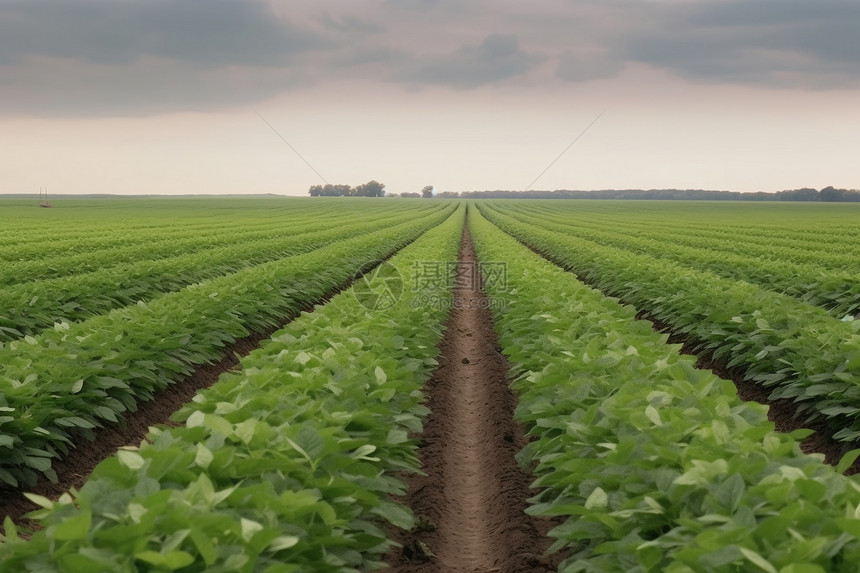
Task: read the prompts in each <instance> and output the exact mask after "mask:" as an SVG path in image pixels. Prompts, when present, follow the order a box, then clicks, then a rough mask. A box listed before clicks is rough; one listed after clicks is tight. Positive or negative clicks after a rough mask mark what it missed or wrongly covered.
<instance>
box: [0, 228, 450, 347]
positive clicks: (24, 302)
mask: <svg viewBox="0 0 860 573" xmlns="http://www.w3.org/2000/svg"><path fill="white" fill-rule="evenodd" d="M433 216H435V215H434V214H430V215H424V217H425V218H426V217H433ZM419 218H420V217H415V216H414V215H411V214H397V215H393V216H391V217H380V218H377V219H374V220H373V221H372V222H370V223H365V222H358V223H352V224H350V223H349V222H348V221H342V222H341V223H340V224H338V225H336V226H335V228H333V229H326V228H325V227H327V226H323V229H320V230H317V229H312V226H311V225H308V224H307V223H305V224H304V225H303V226H302V229H305V230H306V232H304V233H299V234H295V235H287V236H285V237H264V238H257V239H253V240H251V239H248V240H245V239H243V240H241V241H240V242H233V243H231V244H230V245H228V246H224V247H215V248H211V249H205V250H202V251H195V252H192V253H187V254H179V255H177V256H174V257H167V258H163V259H156V260H144V261H138V262H134V263H129V264H120V265H109V266H108V268H105V269H101V270H97V271H93V272H90V273H81V274H73V275H68V276H63V277H59V278H54V279H46V280H42V281H34V282H29V283H23V284H17V285H12V286H8V287H5V288H0V348H2V343H3V342H4V341H8V340H15V339H17V338H21V337H23V336H28V335H30V336H32V335H35V334H37V333H38V332H39V331H41V330H42V329H44V328H48V327H50V326H52V325H53V324H55V323H62V322H64V321H65V322H72V321H78V320H83V319H86V318H89V317H91V316H95V315H98V314H102V313H104V312H107V311H109V310H111V309H114V308H119V307H122V306H126V305H129V304H134V303H137V302H138V301H141V300H144V301H145V300H149V299H152V298H153V297H155V296H157V295H159V294H162V293H165V292H171V291H175V290H178V289H180V288H182V287H184V286H187V285H189V284H192V283H195V282H199V281H202V280H206V279H211V278H215V277H218V276H221V275H224V274H228V273H233V272H236V271H238V270H240V269H243V268H247V267H252V266H254V265H257V264H261V263H264V262H267V261H271V260H275V259H281V258H285V257H289V256H292V255H296V254H299V253H305V252H308V251H312V250H314V249H318V248H320V247H323V246H325V245H328V244H331V243H333V242H336V241H339V240H347V239H350V238H351V237H355V236H358V235H360V234H363V233H368V232H370V231H373V230H376V229H380V228H384V227H393V226H396V225H404V224H406V225H408V224H411V223H410V221H414V220H418V219H419ZM316 226H317V225H313V227H316ZM241 236H242V235H240V237H241Z"/></svg>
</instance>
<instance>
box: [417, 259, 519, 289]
mask: <svg viewBox="0 0 860 573" xmlns="http://www.w3.org/2000/svg"><path fill="white" fill-rule="evenodd" d="M480 279H483V286H484V289H486V290H495V289H506V288H507V287H508V265H507V263H499V262H480V263H479V262H475V261H465V262H460V261H415V263H414V264H413V274H412V280H413V288H414V290H415V291H416V292H428V291H430V292H449V291H451V290H473V289H476V288H477V287H478V285H479V280H480Z"/></svg>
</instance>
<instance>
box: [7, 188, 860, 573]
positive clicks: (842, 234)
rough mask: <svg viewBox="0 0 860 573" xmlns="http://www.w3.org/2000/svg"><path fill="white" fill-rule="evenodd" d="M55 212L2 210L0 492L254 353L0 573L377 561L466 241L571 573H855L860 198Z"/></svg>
mask: <svg viewBox="0 0 860 573" xmlns="http://www.w3.org/2000/svg"><path fill="white" fill-rule="evenodd" d="M52 202H53V204H54V207H53V208H51V209H40V208H38V207H36V206H35V205H34V204H33V203H32V202H28V201H22V200H0V484H2V488H0V497H2V496H7V497H10V498H11V497H13V496H15V495H18V496H20V494H21V492H29V491H34V489H35V491H40V490H39V488H40V487H42V485H41V484H43V483H44V482H50V481H52V480H53V481H57V480H60V482H61V483H62V481H63V476H62V475H59V476H58V474H57V472H56V471H55V468H56V467H57V464H58V463H60V462H63V463H65V462H64V460H65V461H68V460H74V458H75V456H78V455H80V451H81V450H82V449H85V448H86V447H88V446H87V444H88V443H89V442H90V441H91V440H98V439H99V436H100V435H101V434H100V432H103V431H104V429H105V428H111V427H115V426H122V425H123V421H124V420H125V418H126V417H128V416H130V415H132V414H134V413H135V412H136V411H137V410H138V409H139V408H140V407H141V404H144V403H147V402H148V401H150V400H152V399H153V398H154V397H157V396H158V395H159V393H160V392H162V391H163V390H164V389H166V388H170V387H172V386H175V385H177V384H182V383H183V382H182V381H183V380H184V379H185V378H186V376H189V375H192V374H193V373H195V372H196V371H198V370H199V369H200V368H202V367H203V366H204V365H206V364H211V363H214V362H217V361H218V360H220V359H221V357H222V355H224V353H225V349H227V351H228V353H229V352H231V351H230V350H229V349H231V348H232V346H231V345H233V344H234V343H235V342H236V341H237V340H241V339H246V338H248V337H253V336H257V337H258V338H262V342H261V343H259V344H258V345H259V348H257V349H256V350H253V351H252V352H250V354H248V355H247V356H245V357H243V358H242V359H241V361H240V362H239V365H238V367H237V368H236V369H234V370H231V371H226V372H224V373H223V374H221V375H220V378H218V381H217V382H216V383H214V385H212V386H210V387H209V388H207V389H205V390H201V391H200V392H199V393H198V394H197V396H196V397H195V398H194V400H193V401H191V402H187V403H186V404H185V405H184V406H182V407H181V408H180V409H179V410H178V411H177V412H175V413H174V414H173V417H172V420H173V422H172V423H171V424H170V425H164V424H160V425H158V426H157V427H156V428H153V429H151V431H150V434H149V436H148V438H147V441H145V442H144V443H143V444H142V445H141V446H140V447H139V448H138V447H137V446H136V444H127V445H126V446H124V447H121V448H120V449H119V450H118V451H117V452H116V453H115V454H114V455H112V456H110V457H108V458H107V459H106V460H105V461H103V462H102V463H101V464H99V465H98V467H97V468H96V469H95V471H94V473H93V474H92V476H91V477H90V478H89V479H88V480H87V482H86V485H85V486H84V487H83V488H81V489H80V491H77V490H75V491H73V492H71V494H64V495H63V496H62V497H59V498H58V499H57V498H54V499H48V498H47V497H45V496H42V495H30V500H31V501H32V502H34V503H36V504H37V505H39V506H41V507H42V509H40V510H38V511H37V512H35V513H33V514H31V518H32V519H33V521H31V522H20V520H18V521H19V523H18V525H15V524H14V523H13V520H12V519H10V518H6V520H5V523H4V531H5V536H4V537H3V538H2V541H0V571H82V570H93V571H180V572H191V571H266V572H268V573H287V572H305V571H321V572H323V571H325V572H327V571H339V572H347V571H350V572H352V571H369V570H374V569H375V568H379V567H382V566H383V565H384V563H385V557H384V556H385V554H386V552H387V551H390V549H391V544H392V540H391V536H392V533H391V532H392V531H393V530H396V529H401V530H410V529H412V528H413V526H414V525H415V518H414V516H413V514H412V512H411V510H410V508H408V507H405V506H404V505H402V503H401V502H400V501H399V500H400V496H401V495H402V494H403V493H404V492H405V491H406V486H405V485H404V483H403V481H402V477H403V474H404V472H407V473H408V472H410V471H416V470H420V458H419V446H420V443H419V440H418V439H416V438H415V436H416V435H417V434H418V433H419V432H420V431H421V429H422V424H423V421H424V420H425V419H426V417H427V415H428V410H427V408H426V407H425V405H424V402H425V398H426V397H425V396H424V395H423V394H422V388H423V387H424V384H425V382H426V381H427V380H428V379H429V378H430V377H431V375H433V372H434V369H435V368H436V366H437V365H438V364H439V363H440V362H441V363H442V364H444V363H445V361H446V360H447V357H445V356H441V357H440V356H439V350H438V346H439V344H440V341H441V340H442V339H443V336H444V331H445V324H446V321H447V318H448V313H449V310H450V308H451V306H452V304H451V301H452V300H453V299H452V297H454V296H455V294H454V293H453V292H452V286H453V285H454V281H453V280H452V278H453V273H454V265H452V264H450V263H453V262H456V261H457V260H458V251H459V249H460V245H461V239H462V237H463V233H464V231H466V232H467V233H468V235H469V236H470V237H471V242H473V243H474V249H475V253H476V255H477V258H478V261H479V263H480V262H484V263H492V265H488V266H486V267H478V268H479V269H480V270H482V271H483V272H484V273H485V276H484V278H485V294H486V296H487V297H491V298H492V299H493V300H494V301H497V302H499V304H498V305H494V306H492V307H491V308H492V320H493V322H494V325H495V329H496V331H497V332H498V334H499V342H498V344H499V347H500V349H501V352H502V354H504V355H505V356H506V357H507V359H508V360H509V362H510V368H511V369H510V372H509V375H508V378H509V380H510V382H511V387H512V388H513V389H514V391H515V393H516V395H517V396H518V399H519V406H518V407H517V410H516V413H515V417H516V419H517V421H518V422H519V423H520V424H521V425H522V426H523V428H524V429H525V430H526V431H527V432H528V433H529V434H530V435H531V439H530V441H529V443H528V445H527V446H526V447H525V448H524V449H523V450H522V451H521V452H520V453H519V455H518V456H517V460H518V461H519V463H520V464H521V465H522V467H524V468H526V470H527V471H530V472H532V473H533V476H534V479H535V480H536V481H535V487H536V488H540V489H539V491H538V490H536V491H535V492H534V493H535V494H536V495H534V497H532V498H531V500H530V504H531V507H530V509H529V510H528V513H529V514H531V515H533V516H536V517H549V518H553V519H555V520H556V521H555V522H554V523H555V524H556V527H555V528H554V529H553V530H552V531H551V532H550V536H551V537H552V538H553V539H554V540H555V545H554V550H558V551H560V552H561V553H562V555H563V556H564V558H563V559H562V560H561V565H560V566H559V571H564V572H575V571H583V572H591V571H600V572H602V571H672V572H682V571H684V572H685V571H733V572H734V571H737V572H740V571H771V572H779V573H805V572H809V573H813V572H818V571H845V572H848V571H856V570H857V565H856V564H857V563H858V562H860V481H858V478H855V477H846V476H845V475H842V473H841V472H842V471H844V470H845V469H847V468H848V467H849V466H852V464H854V460H855V458H856V457H857V455H856V454H857V452H858V450H856V448H857V447H858V444H860V319H856V318H858V317H860V205H853V204H838V205H834V204H800V203H785V204H783V203H770V202H769V203H729V202H692V201H690V202H680V201H679V202H671V201H596V200H582V201H580V200H553V201H549V200H547V201H539V200H509V201H501V200H500V201H495V200H493V201H483V200H479V201H449V200H424V199H414V200H413V199H358V198H313V199H312V198H253V199H250V198H249V199H234V198H230V199H226V198H225V199H215V198H206V199H202V198H201V199H185V198H182V199H154V198H153V199H101V200H83V199H80V200H79V199H58V200H54V201H52ZM383 261H387V263H386V264H385V265H382V266H378V265H380V263H382V262H383ZM500 268H503V269H504V280H498V278H499V277H498V275H491V274H489V273H491V272H498V270H499V269H500ZM419 269H423V271H421V272H428V270H429V269H433V270H434V272H436V273H437V275H436V276H434V277H431V278H432V279H433V280H419V278H425V277H419V274H420V273H419ZM359 277H361V278H359ZM428 301H432V304H431V303H430V302H428ZM645 319H647V320H645ZM855 319H856V320H855ZM670 335H671V337H672V338H671V340H672V342H673V343H671V344H670V343H669V336H670ZM255 344H257V343H256V342H255ZM682 344H683V345H684V350H685V351H686V352H692V353H694V354H696V357H690V356H684V355H682V354H680V352H679V351H680V349H681V345H682ZM697 357H698V360H699V362H698V363H697ZM705 365H707V366H708V367H709V369H708V370H706V369H702V368H703V367H704V366H705ZM710 369H713V370H714V372H717V374H715V373H714V372H711V371H710ZM720 376H723V377H729V378H731V380H733V381H734V382H735V383H734V384H733V383H732V381H730V380H727V379H723V378H721V377H720ZM741 387H744V388H747V389H748V390H749V389H750V388H752V389H755V392H757V393H758V394H757V395H758V396H760V397H761V399H762V400H763V401H767V402H769V403H771V402H772V403H776V404H779V405H780V408H781V411H782V412H783V414H782V415H783V417H786V420H788V421H789V422H791V424H793V425H792V427H791V428H789V429H795V428H814V430H815V431H817V432H818V434H819V435H820V436H821V437H822V441H823V442H826V443H825V446H826V448H825V449H826V452H825V453H827V455H828V461H829V462H831V463H834V464H837V465H838V467H834V466H833V465H828V464H826V463H823V456H821V455H806V454H804V453H803V452H802V450H801V447H800V445H799V440H801V439H803V438H805V437H807V436H808V435H809V434H810V433H811V430H803V429H798V430H795V431H794V432H792V433H791V434H788V433H780V432H776V431H774V424H773V422H772V421H768V414H767V406H765V405H762V404H758V403H755V402H744V401H742V400H741V399H740V398H739V397H738V388H741ZM786 412H788V413H787V414H786ZM778 422H779V420H778ZM854 465H855V466H856V464H854ZM419 517H420V516H419ZM419 521H420V520H419ZM431 549H432V548H431Z"/></svg>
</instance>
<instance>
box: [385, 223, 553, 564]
mask: <svg viewBox="0 0 860 573" xmlns="http://www.w3.org/2000/svg"><path fill="white" fill-rule="evenodd" d="M476 271H477V268H476V257H475V252H474V249H473V248H472V243H471V240H470V237H469V236H468V233H467V234H466V235H465V236H464V240H463V246H462V248H461V252H460V267H459V272H458V276H459V277H460V278H461V279H463V280H459V281H458V283H457V285H456V286H455V290H454V294H455V298H454V304H453V307H452V311H451V315H450V317H449V320H448V327H447V330H446V332H445V337H444V339H443V340H442V342H441V344H440V350H441V357H440V360H439V363H440V365H439V367H438V368H437V369H436V371H435V372H434V374H433V376H432V378H431V379H430V380H429V381H428V383H427V385H426V388H425V391H426V394H427V395H428V403H427V405H428V407H429V408H430V410H431V412H432V413H431V414H430V415H429V417H428V419H427V421H426V424H425V428H424V431H423V433H422V434H421V435H420V436H418V437H419V439H420V441H421V444H422V447H421V449H420V452H419V453H420V457H421V461H422V464H423V468H422V469H423V471H424V472H425V473H426V474H427V475H426V477H425V476H422V477H410V478H408V479H407V481H408V482H409V485H410V488H409V493H408V494H407V497H406V499H405V503H406V504H407V505H409V506H410V507H411V508H412V510H413V511H414V513H415V515H416V517H417V518H418V522H419V525H418V526H417V527H416V530H415V531H413V532H412V533H410V534H407V535H404V536H402V537H401V539H400V541H401V542H402V543H403V549H402V550H400V551H398V552H397V554H396V555H391V556H390V558H389V564H390V565H391V569H392V570H394V571H396V572H397V573H429V572H445V573H459V572H463V573H465V572H491V571H492V572H496V571H498V572H507V573H514V572H526V571H528V572H542V571H554V570H555V569H556V567H555V563H553V562H552V561H551V558H546V557H543V555H542V554H543V553H544V551H545V550H546V549H547V548H548V547H549V545H550V540H549V539H548V538H547V537H546V535H545V533H546V530H548V529H549V526H550V525H549V524H548V523H547V522H543V521H541V520H537V519H533V518H531V517H529V516H527V515H526V514H525V513H524V510H525V509H526V507H527V505H528V504H527V501H526V500H527V498H529V497H530V496H531V495H534V493H535V492H533V491H531V490H530V489H529V484H530V482H531V480H532V479H533V478H532V477H530V476H529V474H528V473H527V472H524V471H523V470H521V469H520V468H519V467H518V466H517V463H516V460H515V459H514V456H515V454H516V453H517V452H518V451H519V450H520V448H522V447H523V446H524V445H525V443H526V439H525V437H524V434H523V431H522V428H521V427H520V426H519V425H518V424H517V423H516V422H515V421H514V419H513V412H514V408H515V407H516V397H515V395H514V394H513V392H512V391H511V390H510V389H509V388H508V385H507V372H508V369H509V364H508V363H507V361H506V359H505V358H504V356H502V355H501V354H499V352H498V351H497V350H496V346H497V337H496V334H495V332H494V331H493V326H492V318H491V316H490V312H489V310H488V309H487V308H486V307H487V299H486V297H484V296H483V294H482V293H481V291H480V288H479V287H478V285H477V284H475V282H476V281H474V280H471V279H470V277H473V276H474V277H476V276H477V272H476Z"/></svg>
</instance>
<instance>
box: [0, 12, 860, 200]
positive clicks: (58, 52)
mask: <svg viewBox="0 0 860 573" xmlns="http://www.w3.org/2000/svg"><path fill="white" fill-rule="evenodd" d="M858 30H860V2H857V1H856V0H850V1H847V0H844V1H837V0H815V1H813V0H742V1H736V0H546V1H541V2H540V3H537V2H531V3H526V2H522V1H509V0H492V1H491V0H469V1H468V2H464V1H463V0H388V1H381V0H380V1H370V0H348V1H347V0H343V1H339V2H338V1H316V2H298V1H292V0H273V1H270V2H267V1H262V0H260V1H258V0H140V1H135V0H76V1H74V2H69V1H68V0H0V154H2V158H3V159H2V161H3V164H2V165H3V168H2V170H0V193H21V192H33V193H37V192H38V189H39V187H40V186H45V185H47V186H48V188H49V190H50V191H52V192H54V193H87V192H93V193H121V194H136V193H282V194H291V195H304V194H307V189H308V187H309V186H310V185H313V184H317V183H322V182H323V179H325V181H328V182H331V183H346V184H351V185H357V184H360V183H364V182H366V181H368V180H369V179H377V180H379V181H382V182H383V183H385V184H386V186H387V188H388V190H389V191H390V192H395V193H397V192H402V191H419V190H420V189H421V188H422V187H423V186H425V185H428V184H433V185H435V186H436V188H437V190H439V191H465V190H481V189H525V188H527V187H528V186H529V185H532V188H534V189H610V188H616V189H620V188H704V189H725V190H735V191H771V192H772V191H779V190H782V189H789V188H797V187H805V186H810V187H816V188H821V187H824V186H827V185H835V186H837V187H847V188H860V160H858V159H857V157H858V150H860V149H859V148H860V144H858V141H860V139H858V134H860V34H858ZM601 113H603V115H602V116H600V118H599V119H598V120H597V121H596V122H594V124H593V125H592V126H591V127H590V128H589V129H588V130H587V131H586V132H585V133H584V134H582V136H581V138H580V139H579V140H578V141H577V142H576V143H575V144H574V145H572V146H571V147H570V148H569V149H568V150H567V152H566V153H564V154H563V155H562V156H561V158H560V159H559V160H558V161H557V162H556V163H555V164H553V165H552V166H551V167H550V168H549V169H548V170H546V172H545V173H544V174H543V175H542V176H540V177H539V178H538V179H537V181H535V182H534V183H533V184H532V182H533V181H534V180H535V178H537V177H538V176H539V175H540V174H541V172H543V171H544V169H545V168H546V167H547V166H548V165H550V163H551V162H552V161H553V160H554V159H555V158H556V157H557V156H558V155H559V153H561V152H562V151H563V150H564V149H565V148H566V147H567V146H568V145H569V144H570V143H571V142H572V141H573V140H574V138H576V137H577V136H578V135H580V134H581V133H582V131H583V130H584V129H585V128H586V127H587V126H588V125H589V124H590V123H591V122H593V121H594V120H595V118H597V117H598V115H599V114H601ZM258 114H259V115H258ZM260 116H262V118H265V121H267V122H268V123H269V124H271V125H272V126H273V127H274V128H275V129H276V130H277V131H278V132H279V134H280V136H279V135H278V134H276V133H275V132H274V131H272V129H270V127H269V126H268V125H267V124H266V123H265V121H264V120H263V119H261V117H260ZM281 136H282V137H283V138H284V139H285V140H286V141H287V142H289V145H287V144H286V143H285V142H284V141H283V140H282V139H281ZM290 145H291V146H292V147H293V148H295V150H297V151H298V152H299V153H300V154H301V156H302V157H303V158H304V160H303V159H302V158H300V157H299V156H297V155H296V153H294V151H293V150H292V149H291V148H290ZM308 164H310V165H311V166H312V167H313V168H311V167H309V165H308ZM315 171H316V172H318V174H317V173H316V172H315Z"/></svg>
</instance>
